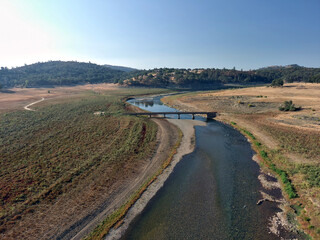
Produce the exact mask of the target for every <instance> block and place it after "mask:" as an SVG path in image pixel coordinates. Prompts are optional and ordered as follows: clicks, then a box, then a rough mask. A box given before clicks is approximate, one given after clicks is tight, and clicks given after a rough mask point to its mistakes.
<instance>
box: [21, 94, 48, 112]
mask: <svg viewBox="0 0 320 240" xmlns="http://www.w3.org/2000/svg"><path fill="white" fill-rule="evenodd" d="M42 101H44V97H43V98H41V99H40V100H38V101H35V102H33V103H30V104H28V105H27V106H25V107H24V109H25V110H28V111H35V110H34V109H31V108H29V107H30V106H32V105H34V104H36V103H39V102H42Z"/></svg>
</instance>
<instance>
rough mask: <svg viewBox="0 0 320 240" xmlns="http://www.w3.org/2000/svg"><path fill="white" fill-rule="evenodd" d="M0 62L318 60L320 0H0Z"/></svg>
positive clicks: (138, 64)
mask: <svg viewBox="0 0 320 240" xmlns="http://www.w3.org/2000/svg"><path fill="white" fill-rule="evenodd" d="M0 29H1V32H0V66H7V67H16V66H23V65H24V64H31V63H35V62H44V61H48V60H62V61H80V62H89V61H90V62H92V63H97V64H111V65H121V66H128V67H134V68H139V69H150V68H161V67H174V68H213V67H214V68H223V67H226V68H233V67H235V68H236V69H244V70H248V69H256V68H260V67H265V66H272V65H288V64H299V65H302V66H307V67H320V0H0Z"/></svg>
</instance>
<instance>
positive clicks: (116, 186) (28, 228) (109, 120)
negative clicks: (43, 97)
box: [0, 85, 161, 239]
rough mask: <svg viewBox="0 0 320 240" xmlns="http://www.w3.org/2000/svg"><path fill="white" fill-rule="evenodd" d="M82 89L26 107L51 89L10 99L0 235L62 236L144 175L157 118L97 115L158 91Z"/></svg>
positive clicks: (3, 117)
mask: <svg viewBox="0 0 320 240" xmlns="http://www.w3.org/2000/svg"><path fill="white" fill-rule="evenodd" d="M97 86H98V85H95V86H94V87H95V89H99V88H97ZM79 88H80V90H79V91H78V90H75V89H73V88H70V89H69V88H63V89H61V91H62V92H61V94H60V95H59V94H57V95H56V97H54V98H51V99H50V101H49V100H48V101H44V102H41V103H39V105H35V106H34V108H35V109H36V111H34V112H31V111H25V110H23V108H22V107H23V105H24V102H25V101H28V103H29V100H31V99H32V97H35V96H32V94H35V93H37V92H38V91H40V92H42V94H46V93H45V92H47V90H39V89H27V90H26V91H27V92H28V91H30V92H28V93H25V96H22V95H24V94H22V93H17V96H16V97H15V96H13V95H10V97H9V98H8V99H7V101H8V102H10V103H11V104H10V106H8V105H7V106H6V108H3V111H5V112H2V113H1V114H0V156H1V157H0V163H1V164H0V186H1V188H0V189H1V190H0V196H1V202H0V225H1V226H0V228H1V229H0V238H1V239H46V238H50V237H54V236H55V237H57V236H59V234H61V233H62V232H63V231H64V230H67V229H68V228H70V227H71V226H72V225H73V224H74V223H77V222H78V221H82V219H83V218H85V217H86V216H87V215H88V214H91V213H93V212H95V211H96V209H99V208H100V207H103V206H105V205H106V206H108V205H111V204H113V203H114V201H115V197H116V196H117V194H119V193H122V192H123V191H124V190H126V189H127V188H128V186H131V185H133V183H137V184H138V185H140V183H139V181H140V180H139V179H140V178H139V177H140V176H141V175H143V176H145V173H144V172H143V171H144V170H145V167H146V166H148V164H149V163H150V157H151V156H152V155H153V151H154V148H155V146H156V141H157V139H156V137H155V136H156V131H157V126H156V124H155V123H153V122H150V121H149V120H148V119H147V118H137V117H130V116H121V115H110V116H95V115H94V114H93V113H94V112H95V111H99V110H101V111H106V112H112V113H116V112H124V111H127V109H129V110H130V107H127V106H126V105H125V104H124V103H123V101H122V99H123V97H125V96H128V95H134V94H145V93H147V92H148V91H149V92H150V91H151V90H141V89H140V90H139V89H136V90H129V89H112V90H108V91H102V90H101V89H100V90H101V91H100V90H99V91H97V90H94V91H86V89H87V88H85V89H83V88H84V86H82V87H79ZM103 89H105V88H103ZM90 90H92V89H90ZM70 91H71V92H70ZM52 92H53V91H52V90H51V93H52ZM51 93H50V94H51ZM10 94H15V93H10ZM67 96H68V97H67ZM70 96H71V97H70ZM1 97H2V101H4V98H3V96H1ZM37 98H38V97H37ZM32 101H33V100H32ZM20 107H21V108H20ZM16 109H19V110H16ZM160 164H161V163H159V165H160ZM149 171H151V172H150V173H148V174H150V175H151V174H153V173H154V172H155V171H156V170H154V169H152V168H151V169H149ZM148 174H147V175H146V176H145V177H148V176H150V175H148ZM137 179H138V180H139V181H138V180H137ZM141 181H144V179H141ZM130 191H131V190H130ZM132 191H135V190H134V189H133V190H132ZM128 194H131V193H130V192H128ZM125 197H126V196H125ZM123 201H124V200H123ZM120 202H121V201H120Z"/></svg>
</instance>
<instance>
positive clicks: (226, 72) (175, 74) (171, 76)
mask: <svg viewBox="0 0 320 240" xmlns="http://www.w3.org/2000/svg"><path fill="white" fill-rule="evenodd" d="M274 79H282V80H284V81H285V82H315V83H320V68H306V67H301V66H298V65H295V64H293V65H288V66H284V67H282V66H273V67H267V68H261V69H258V70H250V71H242V70H241V71H239V70H235V69H215V68H209V69H174V68H160V69H152V70H143V71H139V72H136V73H135V74H132V76H131V77H130V78H128V79H126V80H125V81H124V84H126V85H129V86H154V87H169V88H170V87H184V88H190V89H195V88H202V89H203V88H204V89H205V88H208V89H209V88H213V87H216V86H219V85H223V84H229V83H234V84H264V83H271V82H272V81H273V80H274Z"/></svg>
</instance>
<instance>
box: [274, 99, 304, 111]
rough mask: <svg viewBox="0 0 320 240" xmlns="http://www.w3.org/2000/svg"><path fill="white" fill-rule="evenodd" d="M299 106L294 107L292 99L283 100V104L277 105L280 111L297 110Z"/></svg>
mask: <svg viewBox="0 0 320 240" xmlns="http://www.w3.org/2000/svg"><path fill="white" fill-rule="evenodd" d="M300 109H301V107H296V106H295V105H294V104H293V102H292V100H290V101H284V103H283V105H282V106H280V107H279V110H280V111H297V110H300Z"/></svg>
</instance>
